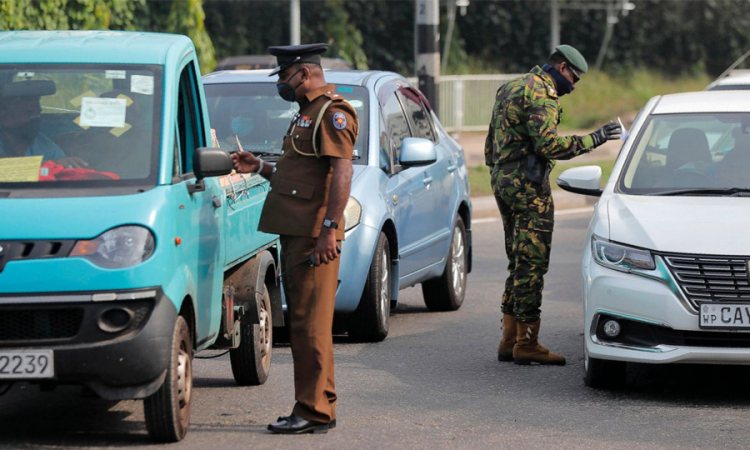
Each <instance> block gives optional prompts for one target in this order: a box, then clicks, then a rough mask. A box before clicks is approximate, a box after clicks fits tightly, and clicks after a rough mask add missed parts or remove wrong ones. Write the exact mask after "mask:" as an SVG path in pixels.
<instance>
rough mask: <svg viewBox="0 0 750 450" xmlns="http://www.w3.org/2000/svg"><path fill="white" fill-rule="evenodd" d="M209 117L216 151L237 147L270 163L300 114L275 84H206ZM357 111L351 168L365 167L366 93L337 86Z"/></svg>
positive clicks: (359, 88)
mask: <svg viewBox="0 0 750 450" xmlns="http://www.w3.org/2000/svg"><path fill="white" fill-rule="evenodd" d="M204 87H205V90H206V99H207V103H208V116H209V119H210V120H211V126H212V127H213V129H214V131H215V133H216V138H217V140H218V143H219V147H221V148H223V149H226V150H228V151H233V150H237V149H238V148H239V147H240V146H242V149H243V150H245V151H251V152H253V153H255V154H259V155H260V156H262V157H266V158H271V159H273V158H274V156H275V155H278V154H279V152H281V144H282V141H283V139H284V134H285V133H286V131H287V129H288V128H289V124H290V122H291V121H292V118H294V116H295V114H296V113H297V111H298V110H299V105H297V103H290V102H287V101H285V100H283V99H282V98H281V97H279V94H278V92H277V90H276V84H275V83H231V84H229V83H227V84H206V85H205V86H204ZM336 90H337V92H338V93H340V94H341V95H343V97H344V98H346V100H347V101H349V103H350V104H351V105H352V106H353V107H354V109H355V110H356V111H357V116H358V118H359V126H360V129H359V138H358V139H357V142H356V144H354V161H353V162H354V164H367V154H366V143H367V89H365V88H363V87H361V86H345V85H336Z"/></svg>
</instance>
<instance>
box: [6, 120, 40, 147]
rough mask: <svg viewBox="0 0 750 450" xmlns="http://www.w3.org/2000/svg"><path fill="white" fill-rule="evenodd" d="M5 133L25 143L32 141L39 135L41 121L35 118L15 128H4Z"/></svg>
mask: <svg viewBox="0 0 750 450" xmlns="http://www.w3.org/2000/svg"><path fill="white" fill-rule="evenodd" d="M4 128H5V131H6V132H8V133H10V134H12V135H13V136H15V137H16V138H18V139H23V140H25V141H33V140H34V138H36V136H37V135H38V134H39V130H41V128H42V119H40V118H36V119H31V120H29V121H28V122H26V123H25V124H23V125H19V126H17V127H15V128H9V127H4Z"/></svg>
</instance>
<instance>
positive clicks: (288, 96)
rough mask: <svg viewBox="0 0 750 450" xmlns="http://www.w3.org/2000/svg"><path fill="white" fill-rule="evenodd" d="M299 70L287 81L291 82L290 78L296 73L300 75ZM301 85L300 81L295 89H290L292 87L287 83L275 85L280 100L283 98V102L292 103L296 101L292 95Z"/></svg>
mask: <svg viewBox="0 0 750 450" xmlns="http://www.w3.org/2000/svg"><path fill="white" fill-rule="evenodd" d="M301 70H302V69H300V70H298V71H296V72H294V74H293V75H292V76H291V77H289V78H288V79H289V80H290V81H291V80H292V78H294V77H295V76H296V75H297V74H298V73H300V71H301ZM301 84H302V82H301V81H300V82H299V84H297V86H296V87H292V85H291V84H289V83H278V84H277V85H276V89H277V90H278V91H279V96H280V97H281V98H283V99H284V100H286V101H288V102H293V101H295V100H296V96H295V95H294V92H295V91H296V90H297V88H298V87H300V85H301Z"/></svg>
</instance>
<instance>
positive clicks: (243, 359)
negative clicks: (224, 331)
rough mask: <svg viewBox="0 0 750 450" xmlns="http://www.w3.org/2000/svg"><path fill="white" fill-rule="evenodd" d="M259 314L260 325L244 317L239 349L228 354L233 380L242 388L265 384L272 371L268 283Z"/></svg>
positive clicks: (271, 321)
mask: <svg viewBox="0 0 750 450" xmlns="http://www.w3.org/2000/svg"><path fill="white" fill-rule="evenodd" d="M253 306H254V305H251V307H253ZM258 311H259V317H260V321H259V322H260V323H257V324H255V323H251V322H250V318H249V316H248V315H247V314H245V315H244V316H243V317H242V320H241V322H240V334H241V336H242V337H241V339H240V346H239V347H237V348H234V349H232V350H230V351H229V359H230V361H231V362H232V375H234V381H236V382H237V384H239V385H240V386H258V385H261V384H263V383H265V382H266V380H267V379H268V374H269V373H270V372H271V354H272V350H273V320H271V319H272V317H271V296H270V295H269V294H268V288H267V287H266V285H265V284H264V285H263V297H262V299H261V301H260V305H258Z"/></svg>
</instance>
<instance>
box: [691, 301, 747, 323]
mask: <svg viewBox="0 0 750 450" xmlns="http://www.w3.org/2000/svg"><path fill="white" fill-rule="evenodd" d="M698 316H699V322H698V325H699V326H700V327H701V328H731V329H735V330H742V329H747V330H750V303H719V304H716V303H702V304H701V305H700V313H699V315H698Z"/></svg>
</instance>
